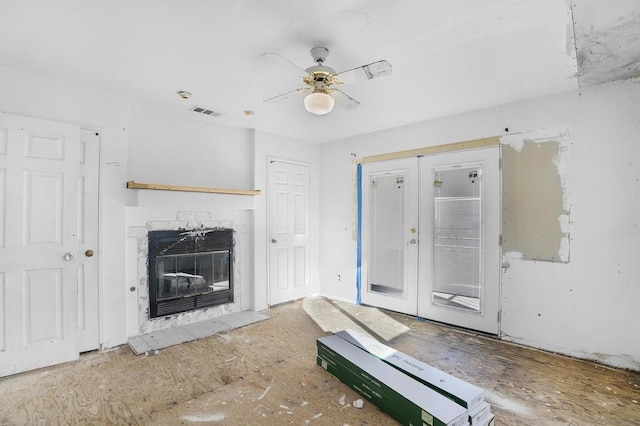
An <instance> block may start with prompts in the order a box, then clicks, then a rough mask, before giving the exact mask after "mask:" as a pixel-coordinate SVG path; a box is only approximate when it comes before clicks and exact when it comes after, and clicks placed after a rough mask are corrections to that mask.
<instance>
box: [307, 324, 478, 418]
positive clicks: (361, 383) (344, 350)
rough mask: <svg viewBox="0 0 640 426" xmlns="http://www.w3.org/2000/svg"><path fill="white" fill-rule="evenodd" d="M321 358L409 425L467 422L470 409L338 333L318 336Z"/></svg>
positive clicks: (347, 383) (334, 371)
mask: <svg viewBox="0 0 640 426" xmlns="http://www.w3.org/2000/svg"><path fill="white" fill-rule="evenodd" d="M317 345H318V357H317V362H318V364H319V365H321V366H322V367H323V368H325V369H326V370H327V371H329V372H330V373H331V374H333V375H334V376H336V377H337V378H338V379H340V380H341V381H343V382H344V383H345V384H346V385H348V386H350V387H351V388H352V389H354V390H356V391H357V392H358V393H360V394H361V395H363V396H364V397H365V398H367V399H368V400H369V401H370V402H372V403H374V404H375V405H377V406H378V407H379V408H380V409H382V410H383V411H385V412H387V413H388V414H389V415H390V416H391V417H393V418H395V419H396V420H398V421H399V422H401V423H403V424H406V425H414V426H418V425H420V426H422V425H427V426H466V425H468V414H467V410H466V409H465V408H463V407H461V406H460V405H458V404H456V403H455V402H453V401H451V400H450V399H448V398H446V397H444V396H442V395H441V394H439V393H438V392H436V391H434V390H432V389H430V388H429V387H427V386H425V385H423V384H422V383H420V382H418V381H416V380H414V379H412V378H411V377H409V376H407V375H406V374H404V373H402V372H401V371H399V370H397V369H395V368H393V367H391V366H390V365H388V364H386V363H384V362H382V361H381V360H379V359H378V358H376V357H374V356H372V355H370V354H368V353H367V352H365V351H363V350H361V349H360V348H358V347H356V346H354V345H353V344H351V343H349V342H347V341H346V340H344V339H342V338H340V337H338V336H335V335H334V336H327V337H322V338H320V339H318V340H317Z"/></svg>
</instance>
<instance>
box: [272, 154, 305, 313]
mask: <svg viewBox="0 0 640 426" xmlns="http://www.w3.org/2000/svg"><path fill="white" fill-rule="evenodd" d="M268 169H269V172H268V173H269V176H268V179H269V238H270V240H269V303H270V304H271V305H275V304H278V303H283V302H288V301H291V300H296V299H299V298H301V297H305V296H307V295H309V293H310V291H311V271H310V253H309V249H310V245H309V240H310V238H309V229H310V228H309V166H307V165H304V164H296V163H289V162H285V161H275V160H270V161H269V167H268Z"/></svg>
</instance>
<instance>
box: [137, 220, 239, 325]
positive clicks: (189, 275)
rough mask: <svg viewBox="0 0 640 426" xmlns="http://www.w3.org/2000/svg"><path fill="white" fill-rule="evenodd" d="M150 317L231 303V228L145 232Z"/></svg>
mask: <svg viewBox="0 0 640 426" xmlns="http://www.w3.org/2000/svg"><path fill="white" fill-rule="evenodd" d="M148 238H149V271H148V274H149V275H148V276H149V313H150V317H151V318H157V317H163V316H167V315H171V314H177V313H180V312H186V311H193V310H197V309H204V308H208V307H211V306H216V305H222V304H227V303H233V246H234V242H233V230H232V229H197V230H174V231H149V235H148Z"/></svg>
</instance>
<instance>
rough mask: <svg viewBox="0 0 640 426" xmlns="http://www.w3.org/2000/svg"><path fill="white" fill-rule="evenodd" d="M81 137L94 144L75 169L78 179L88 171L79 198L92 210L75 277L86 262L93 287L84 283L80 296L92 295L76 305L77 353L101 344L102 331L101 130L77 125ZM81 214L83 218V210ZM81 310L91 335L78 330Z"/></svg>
mask: <svg viewBox="0 0 640 426" xmlns="http://www.w3.org/2000/svg"><path fill="white" fill-rule="evenodd" d="M85 138H87V139H93V140H92V141H87V142H86V143H87V144H89V143H92V144H95V145H94V146H93V147H92V150H93V153H92V155H85V159H86V160H87V164H81V165H80V168H79V170H78V178H81V177H87V175H88V174H89V173H85V172H84V171H83V169H85V170H86V169H88V170H89V171H90V173H91V174H92V175H91V176H89V180H90V181H91V184H90V186H87V185H85V191H84V194H82V199H83V200H86V199H87V196H88V194H91V196H90V200H89V202H90V203H92V206H91V209H93V212H91V216H92V217H91V218H90V219H89V221H90V222H91V221H93V223H89V227H85V233H86V234H90V233H91V234H92V235H90V236H88V238H85V239H84V240H83V241H80V239H79V240H78V254H77V258H78V262H79V265H78V267H79V270H78V276H80V273H81V271H80V266H81V265H82V264H83V263H86V264H87V266H88V269H90V270H91V275H92V276H91V277H90V279H94V280H95V283H94V285H93V288H88V287H87V286H86V283H85V289H84V290H85V292H84V295H85V296H87V295H88V296H89V297H90V298H93V300H88V299H87V298H85V301H86V303H85V304H84V306H80V305H79V306H78V314H79V315H78V350H79V351H80V353H82V352H87V351H92V350H96V349H100V345H101V343H102V335H101V334H102V333H101V330H102V328H101V324H102V321H101V320H102V304H101V300H102V299H101V290H102V289H101V282H102V281H101V279H100V277H101V273H100V271H101V267H102V262H101V257H102V255H101V253H102V251H101V250H100V242H101V238H100V237H101V235H100V222H101V220H102V216H101V214H100V201H101V195H102V192H101V190H100V142H101V132H100V131H99V130H95V129H90V128H84V127H81V128H80V143H81V144H82V143H83V141H84V139H85ZM81 149H83V150H84V153H85V154H86V153H87V152H88V151H89V150H88V148H87V147H86V145H85V146H82V145H81ZM85 206H86V204H85ZM78 208H80V205H79V206H78ZM84 217H85V220H86V212H85V216H84ZM85 225H86V223H85ZM91 227H93V228H91ZM86 250H92V251H93V255H92V256H87V253H86ZM91 263H94V265H91ZM85 278H86V277H85ZM85 281H86V280H85ZM81 290H83V289H82V288H81V287H80V283H78V303H79V304H80V303H81V298H80V295H81V293H80V291H81ZM87 293H88V294H87ZM81 313H84V314H85V315H86V314H89V315H90V316H91V317H90V318H85V319H84V323H85V324H86V323H87V322H88V321H92V322H94V323H95V325H93V333H95V335H93V336H91V335H90V334H91V333H89V332H87V333H86V334H84V335H83V332H82V330H81V329H80V328H81V325H82V323H83V321H82V320H83V318H81V317H80V314H81Z"/></svg>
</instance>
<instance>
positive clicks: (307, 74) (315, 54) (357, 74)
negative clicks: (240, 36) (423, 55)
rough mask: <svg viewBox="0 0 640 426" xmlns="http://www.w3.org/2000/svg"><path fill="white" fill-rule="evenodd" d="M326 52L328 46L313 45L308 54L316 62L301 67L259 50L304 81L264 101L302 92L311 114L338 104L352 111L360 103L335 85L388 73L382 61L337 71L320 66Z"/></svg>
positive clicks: (281, 99)
mask: <svg viewBox="0 0 640 426" xmlns="http://www.w3.org/2000/svg"><path fill="white" fill-rule="evenodd" d="M328 55H329V49H327V48H326V47H314V48H313V49H311V57H312V58H313V60H314V61H315V63H316V65H313V66H310V67H309V68H307V69H302V68H300V67H299V66H297V65H296V64H294V63H293V62H291V61H289V60H288V59H286V58H285V57H283V56H281V55H279V54H277V53H263V54H262V57H263V58H265V59H267V60H269V61H270V62H272V63H275V64H277V65H279V66H281V67H283V68H286V69H288V70H290V71H292V72H295V73H296V74H297V75H298V77H300V78H301V79H302V82H303V83H304V84H305V86H304V87H301V88H298V89H294V90H292V91H290V92H286V93H283V94H281V95H278V96H274V97H272V98H269V99H265V100H264V102H267V103H273V102H279V101H283V100H285V99H288V98H290V97H291V96H293V95H295V94H297V93H299V92H302V93H308V94H307V96H305V98H304V106H305V109H306V110H307V111H309V112H310V113H312V114H316V115H324V114H328V113H330V112H331V111H332V110H333V106H334V104H338V106H340V107H342V108H343V109H345V110H352V109H354V108H357V107H358V106H359V105H360V102H358V101H356V100H355V99H353V98H352V97H351V96H349V95H347V94H346V93H344V92H343V91H341V90H340V89H338V88H337V86H340V85H343V84H347V83H352V82H354V81H363V80H371V79H372V78H377V77H384V76H386V75H391V70H392V68H391V64H389V62H387V61H385V60H381V61H377V62H373V63H371V64H368V65H362V66H360V67H357V68H353V69H350V70H347V71H342V72H338V73H337V72H336V71H335V70H334V69H333V68H330V67H328V66H326V65H324V61H325V60H326V59H327V56H328Z"/></svg>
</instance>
